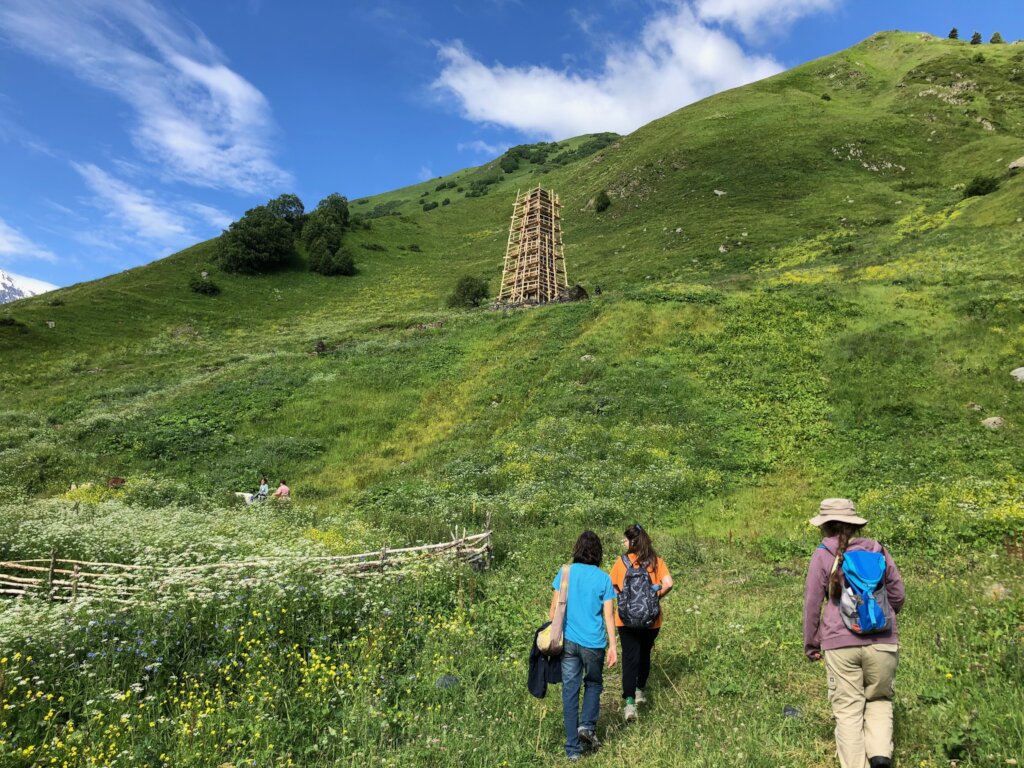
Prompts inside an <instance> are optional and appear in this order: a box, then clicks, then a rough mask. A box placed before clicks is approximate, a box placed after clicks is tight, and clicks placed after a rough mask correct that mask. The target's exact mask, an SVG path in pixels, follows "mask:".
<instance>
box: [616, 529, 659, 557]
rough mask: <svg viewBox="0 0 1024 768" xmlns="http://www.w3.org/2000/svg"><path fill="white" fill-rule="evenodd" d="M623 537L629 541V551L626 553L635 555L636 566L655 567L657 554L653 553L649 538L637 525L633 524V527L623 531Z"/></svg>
mask: <svg viewBox="0 0 1024 768" xmlns="http://www.w3.org/2000/svg"><path fill="white" fill-rule="evenodd" d="M624 535H625V537H626V539H628V540H629V549H628V550H626V552H627V553H630V552H632V553H633V554H634V555H636V564H637V565H640V566H643V565H649V566H652V567H653V566H655V565H657V563H658V553H657V552H655V551H654V545H653V544H652V543H651V537H650V536H648V535H647V531H645V530H644V529H643V528H641V527H640V524H639V523H633V525H631V526H629V528H627V529H626V530H625V533H624Z"/></svg>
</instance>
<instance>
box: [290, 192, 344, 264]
mask: <svg viewBox="0 0 1024 768" xmlns="http://www.w3.org/2000/svg"><path fill="white" fill-rule="evenodd" d="M348 223H349V213H348V200H347V199H346V198H345V197H344V196H343V195H339V194H338V193H337V192H334V193H332V194H330V195H328V196H327V197H325V198H324V199H323V200H321V201H320V202H319V203H318V204H317V206H316V210H315V211H313V212H312V213H311V214H309V216H307V217H306V221H305V223H304V224H303V225H302V242H303V244H305V246H306V251H307V253H308V254H309V257H310V264H311V265H312V263H313V258H314V256H315V257H316V259H317V261H318V263H327V262H329V261H330V260H331V259H332V258H333V257H334V254H335V253H337V251H338V249H339V248H340V247H341V240H342V237H343V236H344V234H345V229H346V228H347V227H348Z"/></svg>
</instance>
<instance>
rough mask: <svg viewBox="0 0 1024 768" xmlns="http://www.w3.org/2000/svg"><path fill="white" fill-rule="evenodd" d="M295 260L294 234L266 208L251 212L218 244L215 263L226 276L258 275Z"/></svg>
mask: <svg viewBox="0 0 1024 768" xmlns="http://www.w3.org/2000/svg"><path fill="white" fill-rule="evenodd" d="M294 258H295V232H294V230H293V228H292V225H291V224H290V223H289V222H288V221H286V220H285V219H282V218H278V217H277V216H275V215H274V213H273V212H271V210H270V209H269V208H268V207H267V206H265V205H259V206H256V207H255V208H250V209H249V210H248V211H246V212H245V215H244V216H243V217H242V218H240V219H239V220H238V221H236V222H233V223H232V224H231V225H230V226H229V227H228V228H227V229H226V230H224V233H223V234H222V235H221V236H220V240H219V241H218V243H217V260H218V262H219V263H220V266H221V268H222V269H223V270H224V271H225V272H241V273H243V274H259V273H261V272H269V271H272V270H274V269H280V268H281V267H283V266H285V265H286V264H288V263H289V262H291V261H293V260H294Z"/></svg>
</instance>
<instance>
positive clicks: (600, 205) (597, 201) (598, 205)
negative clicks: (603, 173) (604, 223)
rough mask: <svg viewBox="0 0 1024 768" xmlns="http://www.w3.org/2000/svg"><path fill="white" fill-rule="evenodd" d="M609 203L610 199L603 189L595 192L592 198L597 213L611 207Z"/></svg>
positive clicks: (610, 202)
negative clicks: (595, 194)
mask: <svg viewBox="0 0 1024 768" xmlns="http://www.w3.org/2000/svg"><path fill="white" fill-rule="evenodd" d="M611 205H612V199H611V198H610V197H608V193H607V192H606V191H605V190H603V189H602V190H601V191H600V192H598V193H597V196H596V197H595V198H594V210H595V211H597V212H598V213H601V212H602V211H607V210H608V209H609V208H610V207H611Z"/></svg>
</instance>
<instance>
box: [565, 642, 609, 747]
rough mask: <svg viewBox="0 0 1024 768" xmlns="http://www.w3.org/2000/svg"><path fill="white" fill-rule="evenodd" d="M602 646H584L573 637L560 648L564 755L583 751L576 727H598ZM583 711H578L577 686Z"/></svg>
mask: <svg viewBox="0 0 1024 768" xmlns="http://www.w3.org/2000/svg"><path fill="white" fill-rule="evenodd" d="M603 666H604V648H585V647H584V646H582V645H577V644H576V643H574V642H573V641H572V640H566V641H565V648H564V649H563V650H562V719H563V720H564V721H565V754H566V755H568V756H569V757H572V756H573V755H579V754H581V753H582V751H583V750H582V749H581V747H580V739H579V735H578V731H579V728H586V729H587V730H589V731H595V732H596V730H597V716H598V713H599V712H600V709H601V688H602V687H603ZM581 685H582V686H583V713H582V715H581V714H580V686H581Z"/></svg>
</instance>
